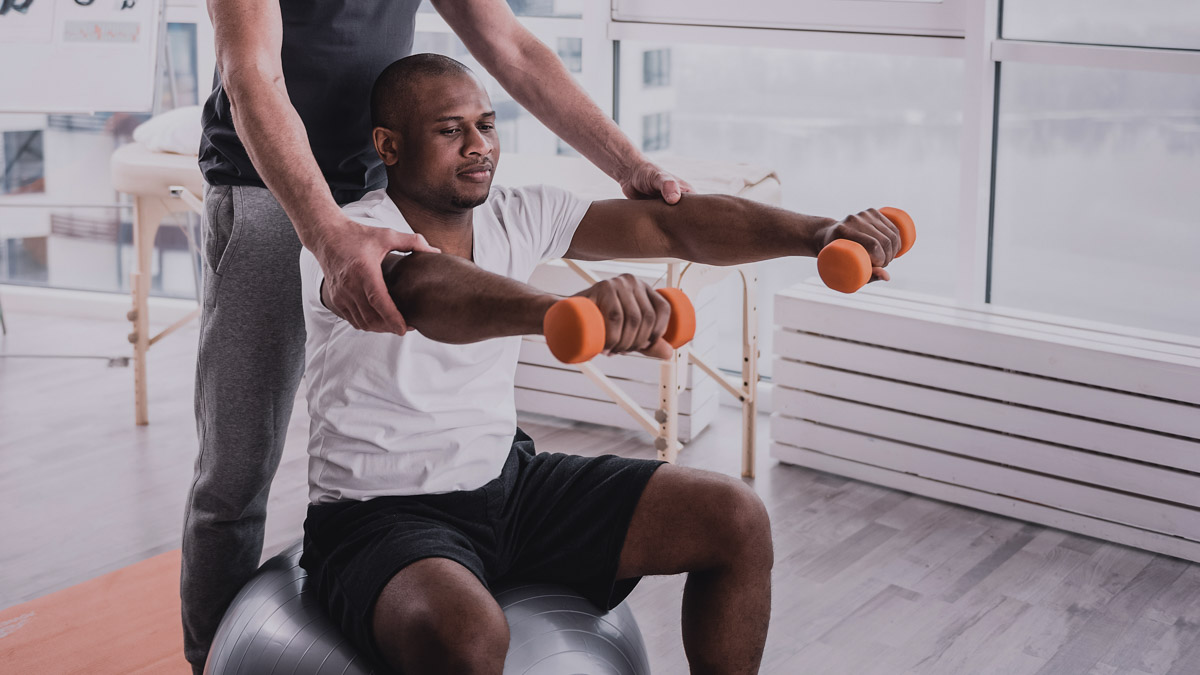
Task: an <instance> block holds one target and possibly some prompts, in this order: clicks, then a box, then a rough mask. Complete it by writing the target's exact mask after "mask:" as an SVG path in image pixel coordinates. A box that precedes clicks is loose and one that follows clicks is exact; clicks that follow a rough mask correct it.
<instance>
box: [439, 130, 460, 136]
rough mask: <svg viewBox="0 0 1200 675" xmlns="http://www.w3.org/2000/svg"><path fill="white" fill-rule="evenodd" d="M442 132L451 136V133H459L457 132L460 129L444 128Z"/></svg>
mask: <svg viewBox="0 0 1200 675" xmlns="http://www.w3.org/2000/svg"><path fill="white" fill-rule="evenodd" d="M442 133H443V134H446V135H447V136H449V135H451V134H457V133H458V129H442Z"/></svg>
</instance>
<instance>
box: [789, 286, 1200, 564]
mask: <svg viewBox="0 0 1200 675" xmlns="http://www.w3.org/2000/svg"><path fill="white" fill-rule="evenodd" d="M775 322H776V324H777V325H776V328H775V339H774V351H775V353H774V355H773V358H774V380H775V385H776V386H775V388H774V392H773V396H774V409H775V413H774V414H773V415H772V416H771V454H772V456H774V457H776V458H777V459H779V460H781V461H783V462H788V463H792V464H798V465H802V466H807V467H811V468H814V469H819V470H822V471H828V472H830V473H835V474H840V475H843V476H848V477H851V478H855V479H859V480H864V481H868V482H872V483H876V484H879V485H885V486H888V487H892V488H896V489H900V490H904V491H907V492H912V493H916V494H920V495H925V496H928V497H932V498H935V499H940V500H943V501H948V502H954V503H957V504H962V505H965V506H970V507H974V508H978V509H982V510H985V511H991V512H995V513H999V514H1002V515H1006V516H1011V517H1014V518H1020V519H1022V520H1027V521H1031V522H1036V523H1041V524H1045V525H1049V526H1053V527H1057V528H1060V529H1063V530H1069V531H1073V532H1079V533H1082V534H1086V535H1090V536H1094V537H1098V538H1101V539H1107V540H1110V541H1115V542H1118V543H1122V544H1127V545H1130V546H1136V547H1139V548H1143V549H1146V550H1150V551H1156V552H1160V553H1164V554H1167V555H1172V556H1176V557H1180V558H1184V559H1187V560H1193V561H1200V340H1195V339H1191V338H1187V337H1184V336H1176V335H1168V334H1162V333H1151V332H1148V331H1132V330H1127V329H1123V328H1121V329H1118V328H1116V327H1112V326H1106V325H1104V324H1097V323H1090V322H1082V321H1064V320H1063V319H1062V318H1061V317H1051V316H1046V315H1039V314H1035V313H1031V312H1020V311H1016V310H1002V309H995V308H991V307H986V306H980V307H978V308H971V309H964V308H961V307H955V306H953V305H951V304H950V303H948V302H945V301H942V300H939V299H936V298H931V297H928V296H921V295H917V294H911V293H903V292H897V291H887V290H885V289H866V290H864V291H860V292H859V293H857V294H855V295H853V296H845V295H841V294H835V293H833V292H832V291H828V290H827V289H824V288H822V287H819V286H818V285H816V284H812V283H806V284H801V285H799V286H797V287H794V288H790V289H787V290H784V291H781V292H780V293H778V294H777V295H776V297H775Z"/></svg>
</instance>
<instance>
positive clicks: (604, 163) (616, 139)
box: [433, 0, 692, 204]
mask: <svg viewBox="0 0 1200 675" xmlns="http://www.w3.org/2000/svg"><path fill="white" fill-rule="evenodd" d="M433 6H434V7H435V8H436V9H437V11H438V13H439V14H441V15H442V17H443V18H445V19H446V23H448V24H450V27H451V28H453V29H454V32H455V33H457V34H458V36H459V38H461V39H462V41H463V44H465V45H466V46H467V49H468V50H470V52H471V55H472V56H474V57H475V58H476V59H477V60H478V61H479V63H480V64H482V65H483V67H484V68H486V69H487V71H488V72H489V73H491V74H492V76H493V77H495V78H496V80H497V81H498V82H499V83H500V85H501V86H503V87H504V89H505V90H506V91H507V92H509V93H510V94H512V96H513V98H514V99H516V101H517V103H520V104H521V105H523V106H525V109H527V110H528V111H529V112H531V113H533V115H534V116H535V117H537V118H538V119H539V120H541V121H542V123H544V124H545V125H546V126H547V127H549V128H550V130H551V131H553V132H554V133H556V134H558V136H559V137H560V138H562V139H563V140H564V141H566V142H567V143H570V144H571V147H573V148H575V149H576V150H578V151H579V152H580V153H581V154H582V155H583V156H584V157H587V158H588V159H589V160H591V162H592V163H593V164H595V165H596V166H597V167H599V168H600V170H602V171H604V173H606V174H608V175H609V176H610V177H612V179H613V180H615V181H617V182H618V183H620V184H621V189H622V191H623V192H624V193H625V196H626V197H631V198H632V197H647V196H658V195H659V194H662V196H663V199H665V200H666V201H667V203H669V204H674V203H675V202H677V201H679V197H680V194H681V193H682V192H691V190H692V187H691V186H690V185H688V184H687V182H686V181H684V180H682V179H679V178H676V177H675V176H672V175H671V174H669V173H667V172H665V171H663V170H662V169H660V168H659V167H658V166H657V165H655V164H654V163H653V162H651V161H650V160H648V159H646V157H645V155H643V154H642V153H641V151H640V150H638V149H637V148H635V147H634V146H633V143H631V142H630V141H629V138H627V137H626V136H625V134H624V133H622V132H621V129H620V128H619V127H618V126H617V125H616V123H615V122H613V121H612V118H610V117H609V116H608V115H605V114H604V111H603V110H601V109H600V108H599V107H598V106H597V105H596V104H595V103H594V102H593V101H592V99H591V98H590V97H589V96H588V95H587V93H586V92H584V90H583V89H582V88H581V87H580V86H579V84H578V83H576V82H575V78H573V77H571V73H569V72H568V71H567V69H566V67H564V66H563V64H562V61H560V60H559V58H558V55H557V54H555V53H554V52H553V51H551V50H550V48H549V47H547V46H546V45H545V44H543V43H542V41H541V40H538V39H537V38H536V37H534V35H533V34H532V33H530V32H529V30H528V29H526V28H525V27H524V26H522V25H521V23H520V22H519V21H517V17H516V16H514V15H513V13H512V10H511V9H509V6H508V3H506V2H505V1H504V0H433Z"/></svg>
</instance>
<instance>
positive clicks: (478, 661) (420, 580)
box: [372, 558, 509, 675]
mask: <svg viewBox="0 0 1200 675" xmlns="http://www.w3.org/2000/svg"><path fill="white" fill-rule="evenodd" d="M372 631H373V633H374V635H375V644H377V645H378V646H379V650H380V651H381V652H383V655H384V658H385V659H386V661H387V663H388V665H389V666H391V667H392V668H394V669H396V670H397V671H399V672H401V673H404V675H422V674H424V673H430V674H431V675H433V674H437V673H456V674H457V673H461V674H462V675H500V673H502V672H503V671H504V657H505V655H506V654H507V653H508V637H509V634H508V621H507V620H506V619H505V618H504V612H503V611H502V610H501V609H500V605H499V604H497V603H496V600H495V598H493V597H492V594H491V593H489V592H488V590H487V589H486V588H484V586H483V584H481V583H480V582H479V579H477V578H475V575H474V574H472V573H471V572H470V570H468V569H467V568H465V567H463V566H462V565H460V564H458V563H457V562H454V561H453V560H449V559H447V558H425V559H423V560H418V561H417V562H415V563H413V564H411V565H409V566H408V567H405V568H404V569H403V570H401V571H400V572H399V573H397V574H396V576H394V577H392V580H391V581H389V582H388V584H387V586H385V587H384V589H383V593H381V594H380V596H379V600H378V601H377V602H376V603H375V611H374V613H373V614H372Z"/></svg>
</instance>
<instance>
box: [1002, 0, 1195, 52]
mask: <svg viewBox="0 0 1200 675" xmlns="http://www.w3.org/2000/svg"><path fill="white" fill-rule="evenodd" d="M1002 16H1003V19H1004V26H1003V28H1004V31H1003V32H1004V37H1005V38H1008V39H1015V40H1041V41H1054V42H1077V43H1086V44H1105V45H1131V46H1137V47H1167V48H1175V49H1200V2H1196V0H1004V13H1003V14H1002Z"/></svg>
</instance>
